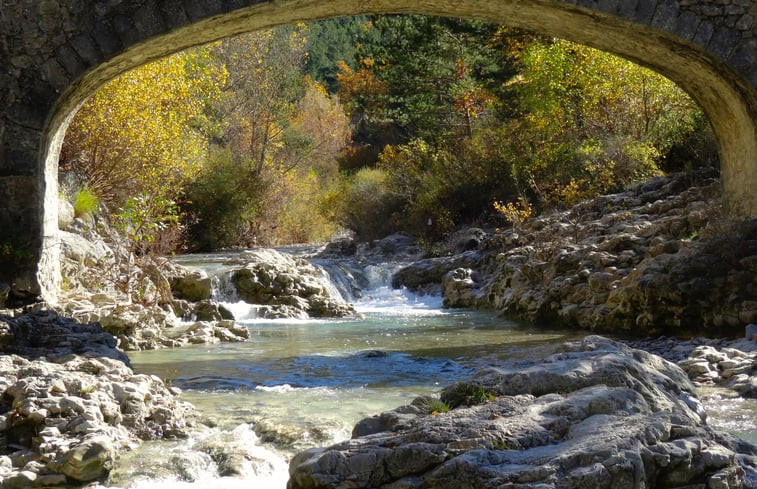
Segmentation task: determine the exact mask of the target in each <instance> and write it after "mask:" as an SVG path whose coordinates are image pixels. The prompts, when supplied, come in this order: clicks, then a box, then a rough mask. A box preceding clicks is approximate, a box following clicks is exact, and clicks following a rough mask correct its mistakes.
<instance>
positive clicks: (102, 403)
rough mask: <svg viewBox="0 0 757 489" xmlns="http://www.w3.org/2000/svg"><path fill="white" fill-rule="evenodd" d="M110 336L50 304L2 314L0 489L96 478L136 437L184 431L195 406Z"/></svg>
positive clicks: (181, 434)
mask: <svg viewBox="0 0 757 489" xmlns="http://www.w3.org/2000/svg"><path fill="white" fill-rule="evenodd" d="M116 341H117V340H116V338H115V337H114V336H113V335H111V334H109V333H106V332H104V331H102V329H101V328H100V326H99V325H97V324H80V323H77V322H75V321H72V320H70V319H66V318H63V317H61V316H58V315H57V314H56V313H55V312H52V311H39V312H37V313H34V314H29V315H23V316H19V317H15V318H12V317H8V316H0V487H2V488H3V489H14V488H19V489H21V488H33V487H46V486H60V485H64V484H82V483H86V482H90V481H94V480H99V479H101V478H103V477H104V476H106V475H107V474H108V472H109V471H110V469H111V466H112V463H113V460H114V459H115V458H116V457H117V456H118V455H119V453H121V452H123V451H124V450H128V449H130V448H132V447H134V446H135V444H137V443H139V442H140V441H142V440H154V439H159V438H173V437H184V436H187V430H188V429H189V427H190V425H191V424H192V418H193V408H192V407H191V406H190V405H189V404H187V403H184V402H182V401H179V400H178V399H176V397H175V395H176V394H177V391H176V390H175V389H171V388H170V387H168V386H166V384H165V383H164V382H163V381H162V380H161V379H159V378H157V377H155V376H150V375H143V374H135V373H134V372H133V371H132V370H131V368H130V366H129V361H128V358H127V357H126V355H124V353H123V352H122V351H120V350H118V349H117V348H116Z"/></svg>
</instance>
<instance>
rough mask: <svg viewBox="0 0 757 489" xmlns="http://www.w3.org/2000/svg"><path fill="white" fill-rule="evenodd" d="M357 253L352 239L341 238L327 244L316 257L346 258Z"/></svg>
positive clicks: (355, 244)
mask: <svg viewBox="0 0 757 489" xmlns="http://www.w3.org/2000/svg"><path fill="white" fill-rule="evenodd" d="M355 253H357V243H356V242H355V240H354V239H352V238H342V239H338V240H336V241H332V242H330V243H328V244H327V245H326V246H325V247H324V248H323V250H321V251H320V252H319V253H318V254H317V255H316V256H317V257H318V258H346V257H350V256H354V255H355Z"/></svg>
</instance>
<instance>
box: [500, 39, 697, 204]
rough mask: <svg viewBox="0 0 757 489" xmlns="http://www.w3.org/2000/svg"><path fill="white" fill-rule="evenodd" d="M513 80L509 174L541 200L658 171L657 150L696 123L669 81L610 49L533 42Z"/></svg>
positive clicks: (570, 197)
mask: <svg viewBox="0 0 757 489" xmlns="http://www.w3.org/2000/svg"><path fill="white" fill-rule="evenodd" d="M520 63H521V64H520V67H521V79H520V82H519V83H518V84H517V85H516V86H515V90H516V94H517V101H518V106H519V110H520V112H521V116H520V117H519V118H518V119H517V120H515V121H514V122H513V123H511V124H510V128H511V132H512V133H513V135H514V136H515V137H513V138H512V139H511V145H512V149H513V153H514V154H517V155H518V159H517V161H514V163H515V167H514V175H515V178H516V179H517V180H518V182H519V185H520V186H521V189H523V190H524V191H527V192H530V193H531V195H533V196H534V197H535V198H536V199H537V200H539V201H540V202H541V203H542V204H547V205H554V204H562V205H568V204H572V203H575V202H577V201H578V200H581V199H584V198H588V197H591V196H594V195H597V194H598V193H602V192H607V191H611V190H615V189H618V188H620V187H623V186H625V185H628V184H631V183H634V182H640V181H643V180H645V179H649V178H651V177H653V176H655V175H658V174H660V173H661V169H660V166H659V163H660V161H661V159H662V158H663V157H664V155H666V154H667V152H668V151H669V150H670V149H671V148H672V147H673V146H674V145H675V144H677V143H678V142H679V141H681V140H682V139H683V138H685V137H686V135H687V134H690V133H692V132H698V131H701V130H703V128H702V124H701V123H702V117H701V111H700V110H699V108H698V107H697V106H696V104H695V103H694V102H693V101H692V100H691V99H690V98H689V97H688V96H687V95H686V94H685V93H684V92H683V91H682V90H681V89H680V88H678V87H677V86H676V85H675V84H674V83H673V82H671V81H670V80H668V79H666V78H664V77H663V76H661V75H659V74H657V73H655V72H652V71H651V70H648V69H646V68H643V67H641V66H638V65H636V64H634V63H631V62H629V61H626V60H624V59H622V58H619V57H617V56H613V55H611V54H609V53H606V52H602V51H597V50H595V49H591V48H589V47H586V46H582V45H578V44H574V43H570V42H568V41H562V40H547V41H535V42H532V43H531V44H530V45H529V46H528V47H527V48H526V49H525V51H524V53H523V54H522V56H521V58H520Z"/></svg>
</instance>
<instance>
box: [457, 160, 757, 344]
mask: <svg viewBox="0 0 757 489" xmlns="http://www.w3.org/2000/svg"><path fill="white" fill-rule="evenodd" d="M692 182H695V183H696V184H695V185H692ZM719 199H720V183H719V182H718V181H717V180H716V179H714V178H712V175H709V174H707V173H705V172H699V173H697V174H695V175H691V174H676V175H671V176H666V177H660V178H657V179H655V180H653V181H651V182H647V183H645V184H643V185H639V186H637V187H635V188H632V189H629V190H627V191H624V192H621V193H618V194H613V195H604V196H600V197H597V198H595V199H592V200H589V201H586V202H583V203H581V204H578V205H577V206H575V207H573V208H572V209H570V210H567V211H562V212H555V213H552V214H549V215H544V216H540V217H537V218H534V219H530V220H528V221H526V222H524V223H522V224H521V225H520V226H519V229H518V232H517V233H515V232H513V231H512V230H508V231H505V232H504V233H502V234H501V235H498V236H495V237H493V238H492V240H491V241H492V243H496V242H499V246H497V247H496V248H498V251H499V254H498V255H496V256H494V257H493V259H492V260H491V262H492V265H491V266H490V267H489V268H487V270H486V271H487V273H488V274H490V276H491V279H489V280H488V283H487V284H486V289H487V290H486V294H485V296H486V297H487V300H488V303H489V305H490V306H491V307H493V308H495V309H498V310H500V311H503V312H504V313H505V314H506V315H508V316H510V317H515V318H518V319H524V320H526V321H529V322H534V323H539V324H544V323H551V324H562V325H565V326H578V327H580V328H584V329H588V330H591V331H596V332H608V333H619V332H625V333H630V334H638V335H648V336H657V335H659V334H663V333H664V334H677V335H686V334H690V333H692V332H697V333H700V332H707V333H709V334H710V335H717V336H726V335H727V336H732V335H736V334H741V332H742V331H743V328H744V326H745V325H747V324H749V323H750V322H757V302H755V300H754V297H755V294H757V273H755V270H757V219H750V220H745V221H742V222H728V221H727V220H726V219H725V218H724V217H723V216H722V215H721V214H718V210H717V209H718V206H717V202H718V200H719ZM516 238H517V239H516ZM490 248H491V249H493V248H495V246H490ZM471 268H474V269H475V267H471Z"/></svg>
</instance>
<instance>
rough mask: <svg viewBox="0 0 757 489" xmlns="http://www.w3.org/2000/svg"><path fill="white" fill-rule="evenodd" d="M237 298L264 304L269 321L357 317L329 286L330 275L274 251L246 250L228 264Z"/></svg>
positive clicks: (230, 279) (301, 260)
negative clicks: (235, 265) (234, 267)
mask: <svg viewBox="0 0 757 489" xmlns="http://www.w3.org/2000/svg"><path fill="white" fill-rule="evenodd" d="M227 264H228V265H234V264H237V265H241V267H240V268H236V269H234V270H232V271H230V272H229V281H230V282H231V283H232V284H233V286H234V288H235V290H236V292H237V294H238V296H239V298H240V299H242V300H243V301H245V302H247V303H249V304H257V305H261V306H263V307H261V308H260V309H259V315H260V316H261V317H266V318H299V319H305V318H309V317H316V318H323V317H349V316H354V315H355V314H356V312H355V309H354V308H353V307H352V306H351V305H349V304H347V303H346V302H345V301H344V300H343V299H342V297H341V296H340V295H339V293H338V292H337V291H335V290H334V289H333V287H332V286H331V285H330V282H329V278H328V275H327V274H326V273H325V272H324V271H323V270H322V269H320V268H317V267H316V266H314V265H311V264H310V263H308V262H307V261H306V260H304V259H302V258H298V257H295V256H292V255H287V254H284V253H279V252H278V251H275V250H271V249H257V250H252V251H245V252H243V253H241V254H240V255H239V256H238V257H236V258H234V259H233V260H230V261H229V262H227Z"/></svg>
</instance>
